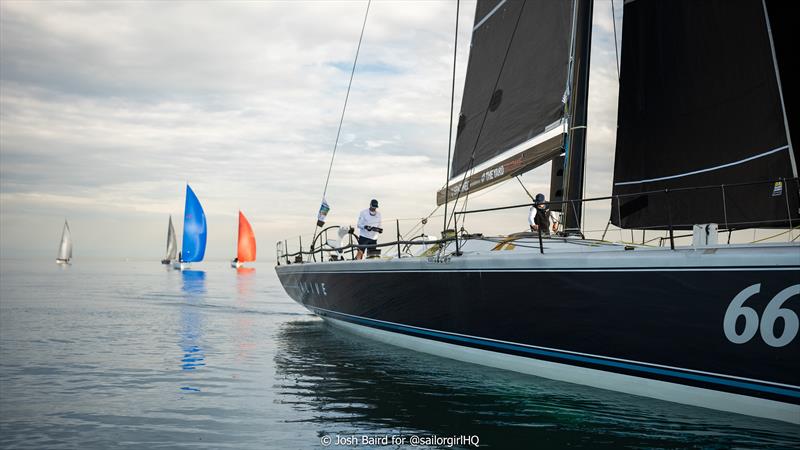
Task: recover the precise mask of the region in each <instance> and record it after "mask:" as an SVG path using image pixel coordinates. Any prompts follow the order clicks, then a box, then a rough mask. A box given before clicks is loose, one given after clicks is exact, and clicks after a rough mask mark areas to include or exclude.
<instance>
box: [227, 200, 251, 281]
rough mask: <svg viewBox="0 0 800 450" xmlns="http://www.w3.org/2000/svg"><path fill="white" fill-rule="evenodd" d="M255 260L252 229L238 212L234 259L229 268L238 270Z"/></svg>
mask: <svg viewBox="0 0 800 450" xmlns="http://www.w3.org/2000/svg"><path fill="white" fill-rule="evenodd" d="M255 260H256V235H255V234H253V227H251V226H250V222H248V221H247V218H246V217H245V216H244V214H242V212H241V211H239V235H238V239H237V245H236V258H234V259H233V261H231V267H233V268H236V269H238V268H240V267H242V265H243V264H244V263H246V262H253V261H255Z"/></svg>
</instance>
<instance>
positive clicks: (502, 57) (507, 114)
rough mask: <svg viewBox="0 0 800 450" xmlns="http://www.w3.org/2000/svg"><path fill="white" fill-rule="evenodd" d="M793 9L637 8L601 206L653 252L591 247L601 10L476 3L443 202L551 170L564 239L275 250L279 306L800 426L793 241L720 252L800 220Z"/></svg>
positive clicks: (443, 351) (563, 375)
mask: <svg viewBox="0 0 800 450" xmlns="http://www.w3.org/2000/svg"><path fill="white" fill-rule="evenodd" d="M785 8H787V7H786V6H785V5H784V4H780V3H779V2H773V1H764V0H740V1H735V2H696V1H690V0H676V1H670V2H661V1H657V0H635V1H626V2H625V6H624V33H623V36H622V49H621V56H622V60H621V79H620V93H619V110H618V118H617V121H618V132H617V140H616V156H615V167H614V175H613V180H610V181H611V183H612V186H613V191H612V195H611V196H610V197H606V198H603V199H594V200H598V201H604V202H605V204H606V205H609V209H610V214H609V216H610V217H609V223H610V224H613V225H615V226H616V227H619V228H620V229H637V230H657V231H659V232H662V233H668V238H665V242H668V243H669V245H668V246H663V247H660V246H659V247H652V246H645V245H631V244H630V243H613V242H608V241H605V240H603V239H600V240H596V239H587V238H585V237H584V236H583V234H582V233H581V230H582V228H581V223H582V213H583V208H584V204H585V203H587V202H588V201H590V200H593V199H583V198H582V192H583V183H584V182H583V173H584V162H583V160H584V156H585V150H586V149H585V142H586V123H587V122H586V118H587V99H588V86H589V61H590V48H591V30H592V12H593V2H592V1H591V0H575V1H573V2H568V1H559V2H554V1H550V0H526V1H514V2H509V1H505V0H486V1H479V2H478V4H477V7H476V12H475V21H474V26H473V32H472V39H471V44H470V57H469V63H468V68H467V78H466V81H465V86H464V95H463V101H462V105H461V114H460V116H459V120H458V126H457V137H456V143H455V151H454V155H453V159H452V163H451V164H450V166H449V167H448V169H449V172H448V173H449V174H450V176H449V182H448V184H447V186H445V187H444V188H443V189H442V190H441V191H440V192H438V193H437V203H439V204H444V205H448V204H453V205H459V204H461V203H460V202H463V199H464V197H466V196H468V195H469V194H470V193H474V192H476V191H479V190H481V189H485V188H487V187H489V186H492V185H495V184H497V183H500V182H503V181H506V180H510V179H511V178H513V177H515V176H517V175H519V174H521V173H524V172H526V171H528V170H531V169H533V168H535V167H538V166H540V165H542V164H544V163H546V162H549V161H553V164H554V166H555V167H554V174H555V172H556V170H555V169H559V170H561V169H563V177H558V176H554V177H553V180H552V181H551V183H552V184H553V185H552V187H551V196H550V197H551V202H550V204H549V206H550V209H551V210H557V211H560V212H561V214H562V219H563V220H562V222H563V228H562V229H561V231H560V232H559V234H557V235H553V236H542V235H541V234H538V235H533V234H532V233H522V234H516V235H511V236H483V235H480V234H470V235H467V234H465V233H463V232H462V233H460V234H458V235H456V236H455V237H448V238H444V237H446V236H447V235H446V233H447V231H445V232H443V239H442V240H440V241H439V242H438V244H437V246H436V247H435V248H433V249H429V250H428V251H426V252H424V253H422V254H417V255H415V256H407V257H401V256H404V255H400V254H399V252H398V255H397V256H396V257H394V258H382V259H371V260H367V261H347V260H345V261H337V262H323V261H322V260H321V259H322V258H319V256H322V255H323V253H324V252H323V250H322V249H317V248H311V249H308V250H307V251H303V249H302V246H301V250H300V252H298V253H295V254H291V255H290V254H288V252H287V250H286V244H285V243H283V242H279V243H278V258H277V259H278V261H277V266H276V272H277V275H278V277H279V279H280V280H281V283H282V285H283V287H284V289H285V290H286V292H287V293H288V294H289V296H291V297H292V298H293V299H294V300H295V301H297V302H298V303H300V304H301V305H303V306H305V307H306V308H307V309H309V310H310V311H312V312H314V313H315V314H317V315H319V316H320V317H322V318H323V319H324V320H325V321H326V322H328V323H330V324H332V325H334V326H337V327H340V328H343V329H347V330H349V331H352V332H354V333H357V334H359V335H362V336H365V337H369V338H372V339H376V340H379V341H383V342H386V343H389V344H392V345H397V346H401V347H406V348H410V349H413V350H417V351H421V352H426V353H430V354H434V355H440V356H443V357H447V358H452V359H456V360H461V361H465V362H470V363H475V364H482V365H487V366H492V367H498V368H502V369H508V370H513V371H517V372H521V373H526V374H532V375H537V376H541V377H545V378H550V379H556V380H562V381H567V382H571V383H578V384H583V385H588V386H593V387H597V388H602V389H609V390H614V391H620V392H625V393H630V394H634V395H640V396H646V397H651V398H656V399H662V400H667V401H672V402H678V403H683V404H688V405H695V406H700V407H706V408H713V409H717V410H722V411H729V412H734V413H739V414H747V415H752V416H758V417H765V418H770V419H776V420H781V421H786V422H791V423H795V424H800V338H798V336H797V335H798V329H799V328H800V323H799V321H798V314H800V281H799V280H800V244H798V243H797V242H794V241H792V242H786V243H751V244H723V243H721V242H720V237H721V236H723V237H724V235H721V234H720V230H723V231H727V232H729V233H730V232H732V231H733V230H740V229H744V228H769V227H772V228H779V227H788V228H790V229H793V228H794V227H795V226H796V225H797V224H798V223H800V208H799V206H800V200H799V199H798V193H799V192H800V186H798V176H797V162H796V160H797V157H796V151H795V148H794V147H793V146H792V141H791V137H790V136H791V133H790V128H791V127H790V125H789V124H790V123H797V118H794V122H792V121H791V120H790V118H789V117H788V114H789V113H791V112H792V111H793V110H792V109H791V108H789V107H788V106H790V105H786V104H785V102H784V96H783V86H782V84H781V80H784V81H787V80H788V81H791V80H795V79H797V78H796V77H793V76H789V71H790V70H793V69H792V67H791V65H790V63H791V55H790V44H791V42H792V39H793V36H790V32H791V29H790V27H791V25H789V24H788V20H789V19H788V18H789V17H792V15H791V14H789V13H787V12H786V11H783V10H782V9H785ZM795 112H796V111H795ZM515 206H525V207H528V206H530V205H515ZM498 209H500V208H498ZM452 210H453V211H455V210H456V207H455V206H453V207H452ZM465 213H469V211H466V212H465ZM465 213H461V212H459V213H458V214H465ZM454 217H456V218H457V217H458V216H454ZM456 229H457V227H456ZM679 230H686V231H689V230H691V232H692V244H691V245H684V246H680V245H676V242H675V237H674V232H675V231H679ZM450 233H452V231H450ZM729 236H730V234H729ZM312 242H316V238H315V239H313V240H312ZM394 244H395V243H388V244H386V245H394ZM398 245H399V243H398ZM432 250H433V251H432ZM289 256H296V259H295V260H290V259H289ZM543 289H546V290H547V292H546V294H547V295H541V294H542V292H541V291H542V290H543Z"/></svg>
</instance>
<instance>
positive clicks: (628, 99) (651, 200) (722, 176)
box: [611, 0, 800, 229]
mask: <svg viewBox="0 0 800 450" xmlns="http://www.w3.org/2000/svg"><path fill="white" fill-rule="evenodd" d="M774 4H775V3H773V2H762V0H737V1H702V2H700V1H693V0H679V1H669V2H662V1H657V0H636V1H632V2H626V3H625V11H624V17H625V23H624V26H625V28H624V33H623V38H622V68H621V80H620V95H619V117H618V132H617V145H616V160H615V167H614V188H613V195H614V196H615V197H614V200H613V203H612V208H611V219H612V222H613V223H614V224H615V225H618V226H621V227H623V228H654V229H665V228H668V227H669V226H672V227H673V228H690V227H691V226H692V225H693V224H698V223H718V224H720V226H721V227H725V228H745V227H770V226H781V225H784V224H788V223H789V222H790V221H793V222H794V223H795V224H797V223H798V222H800V220H798V219H800V217H798V184H797V181H796V179H795V180H792V178H795V177H797V167H796V155H795V154H794V153H793V149H792V148H791V144H790V143H791V140H790V138H789V124H790V123H791V121H790V120H789V119H790V118H789V117H786V116H785V112H784V111H786V110H789V108H784V101H783V100H784V98H786V97H784V96H782V92H781V85H780V81H781V79H780V77H779V76H778V74H779V73H787V72H785V71H786V70H789V68H788V65H789V63H790V55H789V49H790V47H791V45H790V44H789V43H787V42H782V41H783V40H785V37H787V36H790V35H791V32H789V31H788V30H786V29H785V25H783V24H784V23H786V24H787V25H788V22H785V21H784V22H781V23H780V24H778V23H777V21H775V22H776V23H771V22H770V21H768V20H767V19H768V17H769V16H772V15H773V14H772V13H771V12H770V13H769V16H768V15H767V14H766V13H765V9H767V10H768V9H769V8H770V7H772V6H773V5H774ZM790 15H791V14H790ZM770 25H771V26H772V31H770ZM792 26H793V25H792ZM776 27H778V28H776ZM773 55H774V56H775V57H774V58H773ZM792 56H793V55H792ZM779 66H780V67H779ZM793 81H794V80H793V79H788V80H787V79H783V84H786V83H791V82H793ZM794 120H797V118H794ZM782 179H789V180H782ZM701 186H708V187H709V188H707V189H700V190H696V189H693V188H695V187H701ZM712 186H713V187H712ZM665 190H666V192H665ZM617 196H618V197H617Z"/></svg>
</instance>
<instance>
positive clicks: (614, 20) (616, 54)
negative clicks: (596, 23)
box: [611, 0, 620, 82]
mask: <svg viewBox="0 0 800 450" xmlns="http://www.w3.org/2000/svg"><path fill="white" fill-rule="evenodd" d="M611 23H613V24H614V61H615V62H616V63H617V82H619V79H620V73H619V48H618V46H617V14H616V13H615V12H614V0H611Z"/></svg>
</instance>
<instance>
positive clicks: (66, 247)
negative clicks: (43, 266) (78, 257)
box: [58, 220, 72, 261]
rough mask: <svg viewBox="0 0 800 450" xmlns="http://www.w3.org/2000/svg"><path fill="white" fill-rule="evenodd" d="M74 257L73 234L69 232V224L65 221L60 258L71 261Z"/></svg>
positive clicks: (59, 249)
mask: <svg viewBox="0 0 800 450" xmlns="http://www.w3.org/2000/svg"><path fill="white" fill-rule="evenodd" d="M70 259H72V236H71V235H70V232H69V225H68V224H67V221H66V220H65V221H64V231H62V232H61V245H59V246H58V260H59V261H69V260H70Z"/></svg>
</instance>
